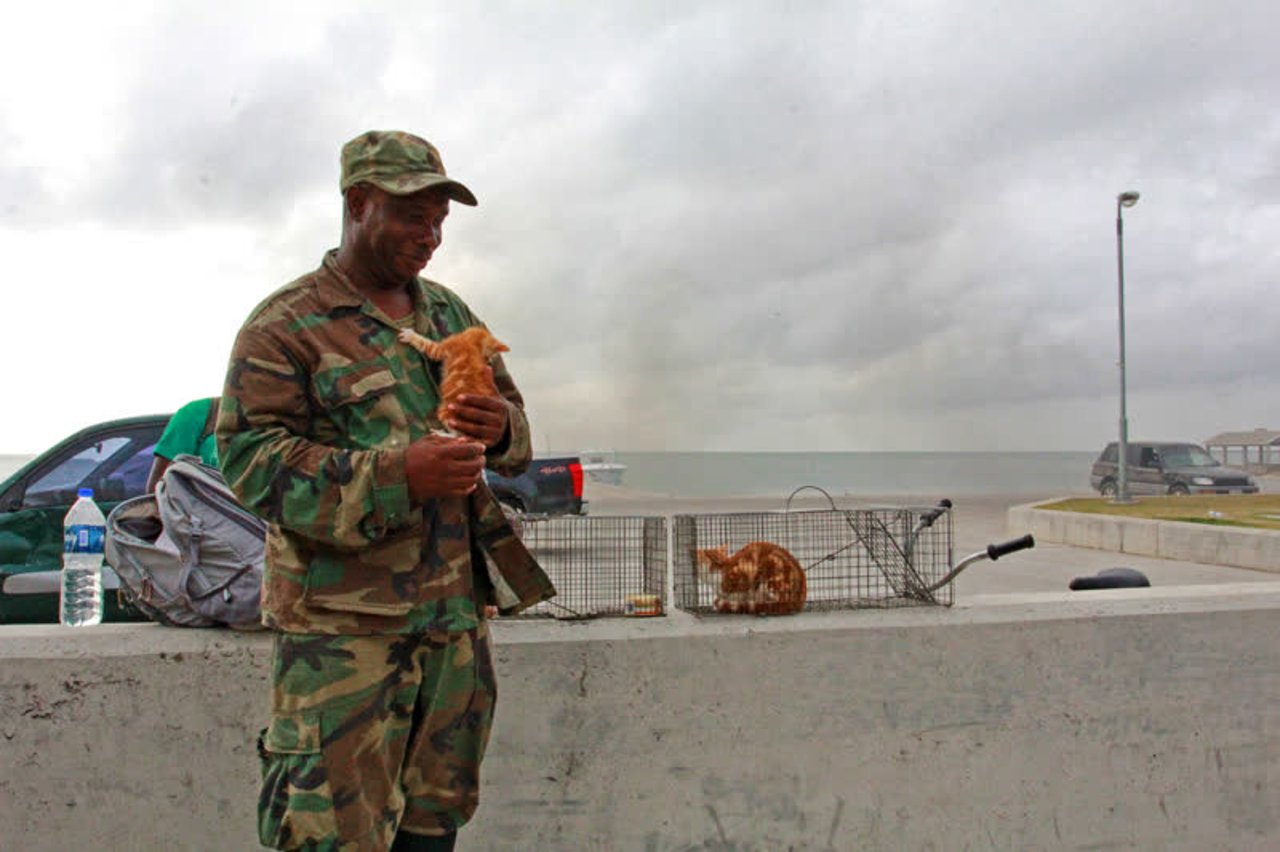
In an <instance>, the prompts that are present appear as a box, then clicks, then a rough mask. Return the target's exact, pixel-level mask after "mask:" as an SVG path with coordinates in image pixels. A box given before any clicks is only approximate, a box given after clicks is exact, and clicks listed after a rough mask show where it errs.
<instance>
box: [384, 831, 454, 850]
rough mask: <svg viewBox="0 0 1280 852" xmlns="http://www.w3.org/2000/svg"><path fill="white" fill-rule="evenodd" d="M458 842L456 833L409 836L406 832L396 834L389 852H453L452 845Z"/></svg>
mask: <svg viewBox="0 0 1280 852" xmlns="http://www.w3.org/2000/svg"><path fill="white" fill-rule="evenodd" d="M457 842H458V832H456V831H451V832H449V833H448V834H435V835H431V834H410V833H409V832H407V831H400V832H397V833H396V839H395V842H394V843H392V844H391V852H453V844H455V843H457Z"/></svg>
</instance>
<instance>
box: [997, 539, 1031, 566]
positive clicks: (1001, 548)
mask: <svg viewBox="0 0 1280 852" xmlns="http://www.w3.org/2000/svg"><path fill="white" fill-rule="evenodd" d="M1035 546H1036V540H1035V538H1033V537H1032V535H1031V533H1027V534H1026V535H1024V536H1023V537H1022V538H1015V539H1014V540H1013V541H1006V542H1005V543H1004V544H988V545H987V558H988V559H990V560H991V561H992V562H995V561H996V560H997V559H999V558H1000V557H1001V556H1008V555H1009V554H1010V553H1013V552H1015V551H1018V550H1026V549H1027V548H1029V547H1035Z"/></svg>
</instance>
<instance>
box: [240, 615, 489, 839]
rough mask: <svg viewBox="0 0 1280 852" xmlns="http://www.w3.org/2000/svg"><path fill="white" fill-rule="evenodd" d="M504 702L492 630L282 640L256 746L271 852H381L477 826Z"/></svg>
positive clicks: (263, 835) (261, 813)
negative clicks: (485, 769) (411, 839)
mask: <svg viewBox="0 0 1280 852" xmlns="http://www.w3.org/2000/svg"><path fill="white" fill-rule="evenodd" d="M496 698H497V684H496V682H495V679H494V669H493V656H492V651H491V647H490V643H489V628H488V625H486V624H484V623H483V622H482V623H481V625H480V627H479V628H477V629H475V630H469V631H465V632H461V633H452V634H412V635H410V634H403V635H378V636H319V635H303V634H291V633H277V634H276V637H275V649H274V659H273V664H272V714H271V725H270V727H268V728H267V729H265V730H264V731H263V732H262V735H261V736H260V737H259V739H258V753H259V755H260V756H261V758H262V792H261V796H260V798H259V800H258V835H259V839H260V840H261V841H262V843H263V844H264V845H266V846H269V847H272V848H275V849H309V850H386V849H388V848H390V846H391V843H392V840H393V839H394V837H395V834H396V832H397V830H400V829H403V830H405V831H407V832H409V833H412V834H424V835H437V834H443V833H446V832H449V831H454V830H456V829H457V828H458V827H459V826H461V825H462V824H463V823H465V822H466V821H467V820H468V819H470V818H471V815H472V814H473V813H474V812H475V809H476V804H477V802H478V799H479V788H480V776H479V773H480V761H481V759H482V758H483V756H484V750H485V746H486V744H487V743H488V740H489V727H490V724H491V722H492V719H493V707H494V702H495V700H496Z"/></svg>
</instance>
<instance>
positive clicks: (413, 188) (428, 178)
mask: <svg viewBox="0 0 1280 852" xmlns="http://www.w3.org/2000/svg"><path fill="white" fill-rule="evenodd" d="M369 183H371V184H373V185H374V186H376V187H378V188H379V189H384V190H386V191H387V192H389V193H391V194H392V195H412V194H413V193H415V192H421V191H422V190H424V189H431V188H433V187H437V186H438V187H441V188H443V189H444V190H445V194H446V195H448V196H449V198H450V199H451V200H453V201H456V202H458V203H459V204H466V205H467V206H468V207H475V206H476V205H477V204H478V203H479V202H477V201H476V197H475V194H474V193H472V192H471V190H469V189H467V188H466V186H464V185H463V184H461V183H459V182H458V181H456V180H454V179H453V178H451V177H446V176H445V175H438V174H434V173H432V172H421V173H419V174H413V175H400V176H399V177H395V178H392V179H391V180H385V179H373V178H370V179H369Z"/></svg>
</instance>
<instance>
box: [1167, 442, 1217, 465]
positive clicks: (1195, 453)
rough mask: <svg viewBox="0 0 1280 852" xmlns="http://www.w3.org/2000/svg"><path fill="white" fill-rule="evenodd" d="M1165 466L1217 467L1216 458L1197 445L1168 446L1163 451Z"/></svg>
mask: <svg viewBox="0 0 1280 852" xmlns="http://www.w3.org/2000/svg"><path fill="white" fill-rule="evenodd" d="M1164 463H1165V466H1166V467H1217V466H1218V460H1217V459H1215V458H1214V457H1213V456H1211V455H1209V453H1208V452H1206V451H1205V450H1202V449H1201V448H1199V447H1194V446H1186V447H1169V448H1168V449H1166V450H1165V451H1164Z"/></svg>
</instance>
